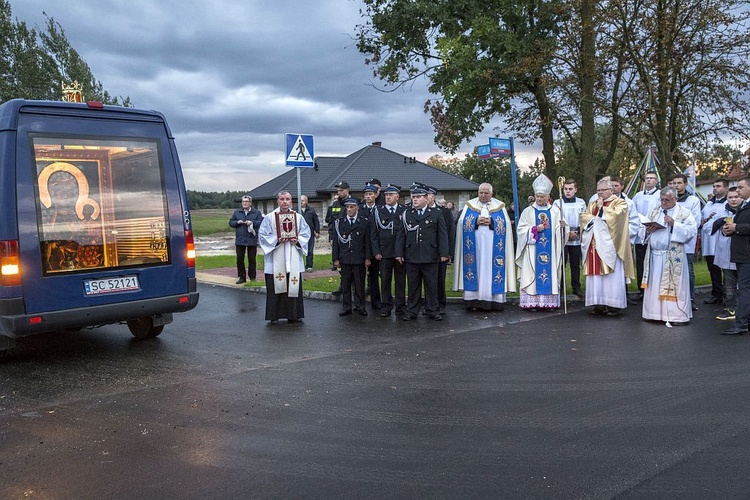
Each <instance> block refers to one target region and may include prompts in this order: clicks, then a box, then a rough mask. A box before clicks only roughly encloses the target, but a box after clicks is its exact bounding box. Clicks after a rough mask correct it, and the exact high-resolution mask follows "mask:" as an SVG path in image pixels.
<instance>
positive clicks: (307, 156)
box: [286, 134, 315, 167]
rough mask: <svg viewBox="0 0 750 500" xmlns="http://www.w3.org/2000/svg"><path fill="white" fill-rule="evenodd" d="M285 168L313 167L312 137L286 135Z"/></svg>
mask: <svg viewBox="0 0 750 500" xmlns="http://www.w3.org/2000/svg"><path fill="white" fill-rule="evenodd" d="M286 166H287V167H314V166H315V152H314V149H313V136H312V135H305V134H286Z"/></svg>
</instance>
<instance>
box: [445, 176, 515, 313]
mask: <svg viewBox="0 0 750 500" xmlns="http://www.w3.org/2000/svg"><path fill="white" fill-rule="evenodd" d="M477 194H478V196H477V197H476V198H473V199H471V200H469V201H468V202H466V206H464V208H463V210H462V211H461V215H460V216H459V217H458V225H457V227H456V246H455V259H456V260H455V262H456V263H455V267H454V268H453V290H454V291H458V290H463V291H464V305H465V306H466V309H467V310H472V311H473V310H477V309H481V310H486V311H502V310H503V307H504V306H503V304H504V303H505V297H506V294H507V293H508V292H514V291H515V290H516V265H515V263H514V249H513V235H512V233H511V231H512V226H511V224H510V217H509V216H508V212H507V210H506V209H505V203H503V202H502V201H500V200H498V199H496V198H493V197H492V185H491V184H488V183H486V182H485V183H483V184H481V185H480V186H479V191H478V193H477Z"/></svg>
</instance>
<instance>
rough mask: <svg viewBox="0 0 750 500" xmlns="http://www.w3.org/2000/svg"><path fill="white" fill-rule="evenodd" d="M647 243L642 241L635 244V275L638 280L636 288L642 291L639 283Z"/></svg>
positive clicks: (641, 279)
mask: <svg viewBox="0 0 750 500" xmlns="http://www.w3.org/2000/svg"><path fill="white" fill-rule="evenodd" d="M647 250H648V245H644V244H642V243H636V244H635V277H636V279H637V280H638V289H639V290H640V291H641V293H643V288H641V283H643V262H644V261H645V260H646V253H647Z"/></svg>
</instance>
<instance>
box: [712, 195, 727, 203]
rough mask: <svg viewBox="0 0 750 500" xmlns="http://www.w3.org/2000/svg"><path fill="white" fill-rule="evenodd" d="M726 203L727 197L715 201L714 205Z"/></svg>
mask: <svg viewBox="0 0 750 500" xmlns="http://www.w3.org/2000/svg"><path fill="white" fill-rule="evenodd" d="M726 202H727V197H726V196H725V197H724V198H716V199H715V200H714V203H716V204H719V203H726Z"/></svg>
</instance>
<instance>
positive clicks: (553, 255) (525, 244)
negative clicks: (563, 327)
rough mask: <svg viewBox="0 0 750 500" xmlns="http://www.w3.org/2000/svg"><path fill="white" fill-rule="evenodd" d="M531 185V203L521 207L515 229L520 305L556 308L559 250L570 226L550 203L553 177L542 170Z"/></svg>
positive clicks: (560, 250)
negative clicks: (532, 191)
mask: <svg viewBox="0 0 750 500" xmlns="http://www.w3.org/2000/svg"><path fill="white" fill-rule="evenodd" d="M532 187H533V188H534V203H533V204H531V205H530V206H528V207H526V208H525V209H524V210H523V212H522V213H521V217H520V218H519V219H518V228H517V229H516V231H517V233H518V246H517V247H516V265H517V266H518V268H519V273H520V286H521V292H520V298H519V306H520V307H521V308H522V309H556V308H558V307H560V280H561V276H562V272H563V268H562V261H563V259H562V250H563V245H564V244H565V242H566V241H567V239H568V231H569V229H568V227H567V225H566V224H565V221H563V220H562V214H561V213H560V210H559V209H558V208H557V207H555V206H552V205H551V204H550V197H549V193H550V192H551V191H552V181H551V180H549V179H548V178H547V177H546V176H545V175H543V174H542V175H540V176H539V177H537V178H536V179H535V180H534V182H533V184H532Z"/></svg>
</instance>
